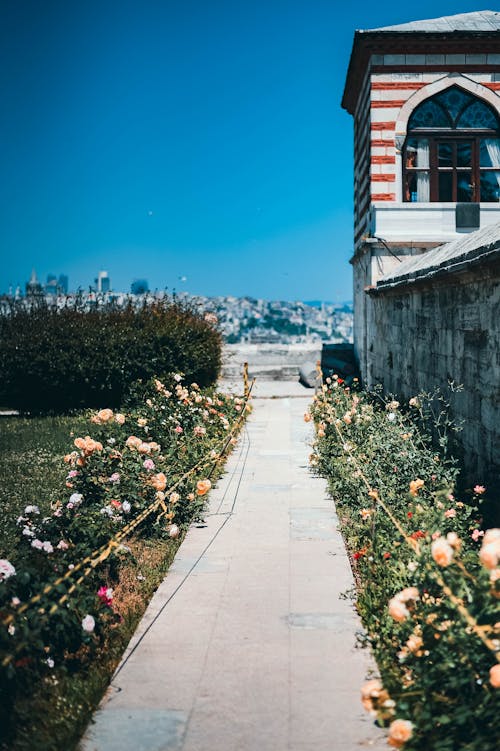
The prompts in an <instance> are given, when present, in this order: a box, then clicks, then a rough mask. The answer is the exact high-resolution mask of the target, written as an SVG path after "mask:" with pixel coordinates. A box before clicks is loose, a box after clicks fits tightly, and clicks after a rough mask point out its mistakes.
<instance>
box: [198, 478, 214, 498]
mask: <svg viewBox="0 0 500 751" xmlns="http://www.w3.org/2000/svg"><path fill="white" fill-rule="evenodd" d="M211 487H212V483H211V482H210V480H198V482H197V483H196V494H197V495H205V493H208V491H209V490H210V488H211Z"/></svg>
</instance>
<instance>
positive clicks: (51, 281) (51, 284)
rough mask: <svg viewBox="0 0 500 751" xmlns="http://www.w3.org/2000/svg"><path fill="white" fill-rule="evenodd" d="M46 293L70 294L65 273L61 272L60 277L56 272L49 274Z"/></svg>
mask: <svg viewBox="0 0 500 751" xmlns="http://www.w3.org/2000/svg"><path fill="white" fill-rule="evenodd" d="M45 294H46V295H56V296H57V295H67V294H68V277H67V276H66V275H65V274H60V275H59V279H58V278H57V276H56V275H55V274H48V275H47V282H46V284H45Z"/></svg>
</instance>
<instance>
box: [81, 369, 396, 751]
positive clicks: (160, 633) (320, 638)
mask: <svg viewBox="0 0 500 751" xmlns="http://www.w3.org/2000/svg"><path fill="white" fill-rule="evenodd" d="M277 390H278V392H279V393H280V396H279V398H274V399H270V398H265V397H268V396H272V395H273V394H275V393H276V391H277ZM256 397H257V398H256V399H255V400H254V412H253V414H252V415H251V417H250V419H249V421H248V424H247V427H246V429H245V431H244V433H243V435H242V437H241V439H240V442H239V445H238V447H237V449H236V451H235V452H234V453H233V455H232V456H231V458H230V460H229V462H228V466H227V473H226V475H225V476H224V478H222V480H221V481H220V482H219V485H218V487H217V488H216V489H215V491H212V493H211V502H210V509H209V513H208V515H207V517H206V525H204V526H201V525H200V526H193V527H192V528H191V529H190V531H189V533H188V535H187V537H186V539H185V541H184V542H183V544H182V546H181V548H180V549H179V552H178V554H177V557H176V559H175V561H174V564H173V566H172V568H171V569H170V571H169V573H168V575H167V577H166V579H165V580H164V582H163V583H162V585H161V586H160V588H159V589H158V591H157V593H156V595H155V597H154V598H153V600H152V601H151V604H150V606H149V608H148V610H147V612H146V614H145V616H144V618H143V620H142V622H141V624H140V626H139V629H138V631H137V633H136V634H135V636H134V638H133V640H132V642H131V644H130V645H129V649H128V651H127V653H126V654H125V656H124V660H123V661H122V663H121V665H120V667H119V668H118V671H117V674H116V675H115V677H114V679H113V682H112V686H111V688H110V690H109V693H108V698H107V701H106V703H105V704H104V705H103V706H102V708H101V709H100V710H99V711H98V712H97V713H96V715H95V717H94V724H91V726H90V727H89V729H88V731H87V734H86V736H85V739H84V741H83V742H82V745H81V749H82V751H340V750H342V751H357V750H358V751H359V750H360V749H374V751H375V750H376V751H380V749H382V748H385V747H386V745H385V741H384V739H383V733H382V732H381V731H380V730H378V729H377V728H376V727H375V726H374V725H373V722H372V720H371V719H370V717H369V716H368V715H367V714H366V713H365V712H364V711H363V709H362V708H361V704H360V700H359V689H360V685H361V684H362V683H363V681H364V679H365V675H366V671H367V669H368V668H369V667H370V664H369V656H368V655H367V654H366V652H365V651H364V650H359V649H355V631H356V630H357V629H359V627H360V624H359V622H358V620H357V617H356V616H355V613H354V611H353V608H352V603H351V602H350V601H349V600H346V599H339V595H340V594H341V593H342V592H345V591H346V590H347V589H349V588H350V587H351V586H352V585H353V581H352V577H351V571H350V567H349V563H348V560H347V557H346V555H345V550H344V546H343V543H342V539H341V537H340V535H339V533H338V532H337V529H336V525H337V520H336V516H335V512H334V509H333V504H332V502H331V500H329V499H328V498H327V495H326V489H325V483H324V482H323V481H322V480H320V479H318V478H314V477H313V476H312V475H311V474H310V472H309V469H308V455H309V453H310V447H309V446H308V442H309V441H310V440H311V438H312V435H311V430H310V426H309V425H306V424H305V423H304V422H303V419H302V415H303V413H304V411H305V410H306V408H307V405H308V403H309V401H310V400H311V397H312V392H311V391H310V390H306V389H303V388H302V387H301V386H299V384H295V383H290V384H288V386H286V385H283V384H273V385H269V384H265V383H264V384H259V386H258V388H257V390H256Z"/></svg>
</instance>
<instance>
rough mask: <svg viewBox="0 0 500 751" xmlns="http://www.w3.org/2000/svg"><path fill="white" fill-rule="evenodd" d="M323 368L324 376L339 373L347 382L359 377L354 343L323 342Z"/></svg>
mask: <svg viewBox="0 0 500 751" xmlns="http://www.w3.org/2000/svg"><path fill="white" fill-rule="evenodd" d="M321 370H322V372H323V378H328V377H329V376H330V377H331V376H332V375H338V376H339V377H340V378H343V379H344V381H346V383H347V384H350V383H352V381H353V380H354V378H359V373H358V367H357V365H356V360H355V358H354V345H353V344H347V343H342V344H323V349H322V351H321Z"/></svg>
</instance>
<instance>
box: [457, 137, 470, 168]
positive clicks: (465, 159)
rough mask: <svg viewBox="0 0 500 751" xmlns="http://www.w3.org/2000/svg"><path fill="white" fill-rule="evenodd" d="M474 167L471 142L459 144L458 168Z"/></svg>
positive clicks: (459, 142) (460, 142)
mask: <svg viewBox="0 0 500 751" xmlns="http://www.w3.org/2000/svg"><path fill="white" fill-rule="evenodd" d="M471 165H472V143H471V142H470V141H458V142H457V167H470V166H471Z"/></svg>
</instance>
